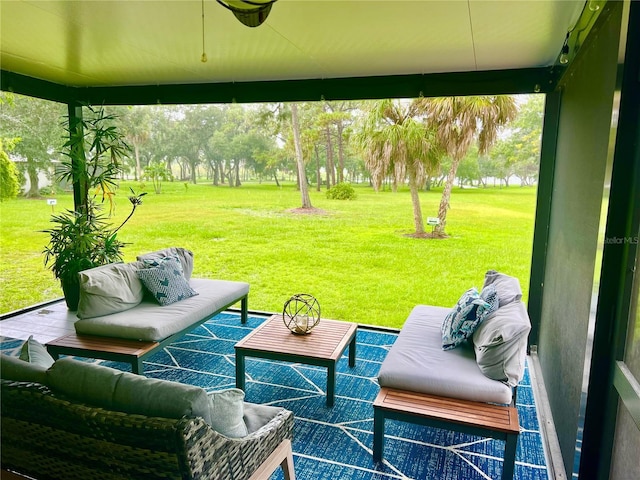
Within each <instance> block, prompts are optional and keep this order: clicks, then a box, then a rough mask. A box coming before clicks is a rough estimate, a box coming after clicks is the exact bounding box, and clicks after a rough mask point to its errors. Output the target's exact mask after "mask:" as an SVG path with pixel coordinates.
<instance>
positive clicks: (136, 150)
mask: <svg viewBox="0 0 640 480" xmlns="http://www.w3.org/2000/svg"><path fill="white" fill-rule="evenodd" d="M133 153H134V154H135V156H136V182H137V181H138V180H140V179H142V167H141V166H140V148H139V147H138V144H137V143H136V142H134V143H133Z"/></svg>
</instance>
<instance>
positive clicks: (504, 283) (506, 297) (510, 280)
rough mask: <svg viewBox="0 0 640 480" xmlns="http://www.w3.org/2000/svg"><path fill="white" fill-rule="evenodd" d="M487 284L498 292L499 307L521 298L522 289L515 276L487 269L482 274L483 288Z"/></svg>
mask: <svg viewBox="0 0 640 480" xmlns="http://www.w3.org/2000/svg"><path fill="white" fill-rule="evenodd" d="M489 285H493V286H494V287H495V288H496V291H497V292H498V302H499V305H500V306H501V307H503V306H505V305H507V304H509V303H511V302H519V301H520V300H522V289H521V288H520V282H519V281H518V279H517V278H515V277H511V276H509V275H505V274H504V273H499V272H496V271H495V270H489V271H488V272H487V273H486V274H485V276H484V285H482V289H483V290H484V289H485V288H486V287H488V286H489Z"/></svg>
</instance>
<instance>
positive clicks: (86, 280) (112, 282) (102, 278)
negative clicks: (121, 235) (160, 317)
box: [77, 262, 144, 318]
mask: <svg viewBox="0 0 640 480" xmlns="http://www.w3.org/2000/svg"><path fill="white" fill-rule="evenodd" d="M141 266H142V265H141V263H140V262H133V263H111V264H109V265H102V266H100V267H96V268H91V269H89V270H84V271H82V272H80V273H79V274H78V278H79V280H80V301H79V302H78V313H77V315H78V317H79V318H91V317H99V316H102V315H109V314H111V313H116V312H122V311H124V310H129V309H130V308H133V307H135V306H136V305H138V304H139V303H140V302H141V301H142V298H143V296H144V291H143V289H142V283H141V282H140V280H139V279H138V276H137V274H136V272H137V270H138V269H139V268H141Z"/></svg>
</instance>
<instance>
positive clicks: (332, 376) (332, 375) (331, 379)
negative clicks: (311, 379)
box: [327, 362, 336, 407]
mask: <svg viewBox="0 0 640 480" xmlns="http://www.w3.org/2000/svg"><path fill="white" fill-rule="evenodd" d="M335 396H336V364H335V362H333V363H331V364H330V365H329V366H328V367H327V407H333V400H334V398H335Z"/></svg>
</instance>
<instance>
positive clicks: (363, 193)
mask: <svg viewBox="0 0 640 480" xmlns="http://www.w3.org/2000/svg"><path fill="white" fill-rule="evenodd" d="M129 186H132V187H133V188H134V189H136V190H137V191H140V188H141V186H140V185H138V184H134V183H133V182H131V183H126V182H124V183H123V184H122V185H121V190H120V191H121V192H122V193H121V196H120V197H119V198H118V200H117V201H118V210H117V211H116V213H115V218H114V223H119V222H120V221H122V219H123V218H124V217H125V216H126V215H127V214H128V205H129V203H128V201H127V200H126V198H125V195H126V192H128V191H129V189H128V187H129ZM146 189H147V190H148V191H150V190H151V186H150V185H147V187H146ZM356 190H357V193H358V198H357V199H356V200H355V201H338V200H327V199H326V198H325V195H324V192H320V193H318V192H315V190H313V191H312V192H311V200H312V203H313V205H314V207H317V208H320V209H323V210H324V211H325V213H324V214H322V215H300V214H292V213H289V212H288V210H289V209H291V208H295V207H298V206H300V196H299V193H298V192H297V191H296V190H295V187H294V186H293V185H290V184H288V185H285V186H283V187H282V188H277V187H276V186H275V185H273V184H271V183H269V184H262V185H258V184H245V185H243V186H242V187H240V188H229V187H212V186H210V185H206V184H199V185H188V187H185V185H184V184H183V183H180V182H175V183H171V184H165V185H164V191H163V193H162V194H160V195H156V194H154V193H152V192H150V193H149V194H148V195H147V196H146V197H144V204H143V205H142V206H141V207H140V208H139V209H138V211H137V212H136V215H135V216H134V217H133V218H132V220H131V221H129V223H127V225H126V226H125V227H124V228H123V229H122V230H121V231H120V233H119V237H120V238H121V239H122V240H123V241H125V242H127V243H129V245H128V246H127V247H126V249H125V260H126V261H129V260H133V259H135V256H136V255H137V254H139V253H144V252H148V251H152V250H157V249H160V248H164V247H168V246H183V247H186V248H189V249H191V250H193V252H194V253H195V269H194V276H199V277H209V278H220V279H229V280H242V281H247V282H249V283H250V284H251V290H250V295H249V308H250V309H251V310H263V311H269V312H277V311H281V310H282V307H283V304H284V302H285V301H286V300H287V299H288V298H289V297H290V296H291V295H293V294H295V293H309V294H312V295H313V296H315V297H316V298H317V299H318V301H319V303H320V307H321V309H322V316H323V317H326V318H334V319H341V320H347V321H353V322H359V323H365V324H376V325H385V326H392V327H400V326H401V325H402V323H403V322H404V320H405V319H406V317H407V315H408V314H409V311H410V310H411V308H412V307H413V306H414V305H416V304H431V305H442V306H447V307H450V306H452V305H453V304H455V302H456V300H457V299H458V297H459V296H460V295H461V294H462V293H463V292H464V291H465V290H466V289H467V288H469V287H472V286H476V287H478V288H480V287H481V286H482V280H483V276H484V272H485V271H486V270H489V269H496V270H499V271H503V272H505V273H508V274H510V275H513V276H516V277H517V278H519V279H520V282H521V284H522V289H523V292H524V295H525V296H524V298H525V299H526V295H527V290H528V286H529V285H528V279H529V268H530V261H531V246H532V238H533V224H534V211H535V197H536V191H535V189H534V188H520V187H510V188H506V189H497V188H490V189H471V188H465V189H462V190H461V189H454V192H453V196H452V202H451V209H450V211H449V218H448V226H447V232H448V233H449V234H450V235H451V237H450V238H448V239H445V240H424V239H414V238H409V237H405V236H404V235H403V234H405V233H411V232H412V231H413V215H412V210H411V200H410V196H409V192H408V190H401V191H399V192H397V193H392V192H390V191H385V192H379V193H375V192H373V191H372V190H371V189H370V188H369V187H365V186H357V187H356ZM440 193H441V191H440V190H434V191H431V192H422V193H421V198H422V208H423V214H424V215H425V217H426V216H435V215H436V212H437V206H438V203H439V201H440ZM56 198H57V201H58V204H57V205H56V207H55V208H56V212H57V213H59V212H61V211H62V210H63V209H64V208H71V206H72V197H71V195H70V194H66V195H58V196H57V197H56ZM51 212H52V210H51V207H50V206H49V205H47V202H46V199H40V200H26V199H16V200H11V201H5V202H2V203H0V223H1V226H2V229H1V233H0V283H1V286H2V294H1V295H2V297H1V298H0V313H2V312H9V311H13V310H16V309H19V308H24V307H26V306H29V305H32V304H34V303H37V302H40V301H44V300H48V299H52V298H56V297H59V296H61V295H62V293H61V289H60V287H59V285H58V283H57V281H56V280H55V279H54V278H53V275H52V274H51V272H50V271H49V270H46V269H45V268H44V266H43V255H42V254H41V252H42V249H43V247H44V245H45V244H46V242H47V235H46V234H44V233H40V232H39V230H42V229H45V228H48V226H49V218H50V215H51Z"/></svg>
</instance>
